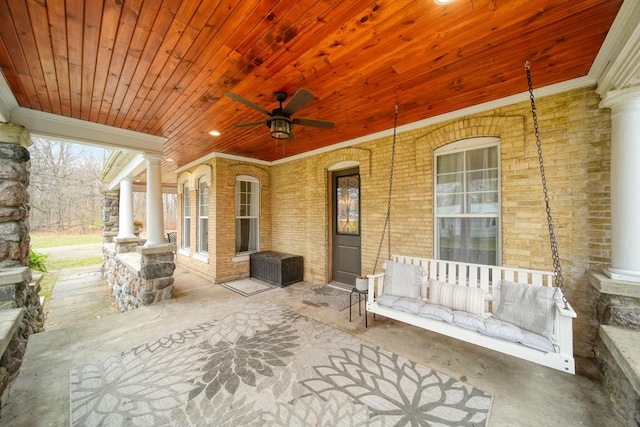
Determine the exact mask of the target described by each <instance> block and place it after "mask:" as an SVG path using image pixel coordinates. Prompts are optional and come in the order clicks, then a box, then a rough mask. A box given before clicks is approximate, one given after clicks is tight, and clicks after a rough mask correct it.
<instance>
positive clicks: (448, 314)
mask: <svg viewBox="0 0 640 427" xmlns="http://www.w3.org/2000/svg"><path fill="white" fill-rule="evenodd" d="M417 314H418V316H420V317H427V318H429V319H435V320H440V321H445V322H447V323H453V310H451V309H450V308H449V307H443V306H441V305H436V304H425V305H423V306H422V307H420V308H419V309H418V313H417Z"/></svg>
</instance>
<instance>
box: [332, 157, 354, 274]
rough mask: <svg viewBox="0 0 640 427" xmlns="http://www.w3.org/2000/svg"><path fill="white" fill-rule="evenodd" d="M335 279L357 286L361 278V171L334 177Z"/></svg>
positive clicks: (348, 170)
mask: <svg viewBox="0 0 640 427" xmlns="http://www.w3.org/2000/svg"><path fill="white" fill-rule="evenodd" d="M331 194H332V195H333V196H332V209H331V211H332V217H333V219H332V229H333V230H332V242H333V247H332V254H333V255H332V279H333V281H334V282H339V283H345V284H347V285H351V286H355V283H356V277H357V276H359V275H360V174H359V170H358V168H355V169H346V170H342V171H337V172H334V173H333V175H332V188H331Z"/></svg>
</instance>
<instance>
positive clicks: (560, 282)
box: [524, 59, 568, 309]
mask: <svg viewBox="0 0 640 427" xmlns="http://www.w3.org/2000/svg"><path fill="white" fill-rule="evenodd" d="M524 68H525V69H526V70H527V82H528V83H529V98H530V100H531V115H532V116H533V127H534V129H535V135H536V145H537V146H538V159H539V161H540V175H541V176H542V192H543V193H544V203H545V206H546V209H547V222H548V223H549V240H550V241H551V256H552V257H553V270H554V272H555V273H556V286H557V287H558V288H560V290H561V291H562V302H563V303H564V308H565V309H566V308H568V305H567V295H566V292H565V288H564V279H563V278H562V267H561V266H560V254H559V252H558V241H557V240H556V232H555V229H554V227H553V217H552V216H551V207H550V206H549V191H548V190H547V178H546V175H545V173H544V160H543V159H542V142H541V141H540V130H539V128H538V114H537V110H536V101H535V98H534V96H533V83H532V80H531V66H530V64H529V60H528V59H527V60H526V61H525V64H524Z"/></svg>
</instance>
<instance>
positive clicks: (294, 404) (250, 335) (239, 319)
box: [69, 304, 493, 426]
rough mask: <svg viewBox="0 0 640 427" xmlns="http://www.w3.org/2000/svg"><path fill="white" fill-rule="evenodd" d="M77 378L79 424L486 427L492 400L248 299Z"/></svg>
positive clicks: (73, 395)
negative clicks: (224, 313)
mask: <svg viewBox="0 0 640 427" xmlns="http://www.w3.org/2000/svg"><path fill="white" fill-rule="evenodd" d="M69 377H70V409H71V425H72V426H141V425H153V426H184V425H217V426H222V425H242V426H263V425H278V426H283V425H319V426H320V425H321V426H329V425H331V426H333V425H341V426H342V425H345V426H355V425H375V426H385V425H447V426H448V425H459V426H484V425H486V424H487V420H488V417H489V411H490V409H491V403H492V399H493V398H492V396H491V395H490V394H488V393H485V392H483V391H481V390H478V389H476V388H474V387H471V386H470V385H468V384H465V383H463V382H460V381H457V380H455V379H454V378H451V377H448V376H447V375H444V374H441V373H439V372H436V371H434V370H432V369H429V368H428V367H426V366H424V365H422V364H419V363H414V362H412V361H410V360H407V359H405V358H403V357H400V356H398V355H397V354H394V353H393V352H391V351H389V350H386V349H383V348H380V347H376V346H374V345H372V344H370V343H367V342H365V341H362V340H360V339H359V338H357V337H354V336H352V335H349V334H347V333H345V332H342V331H339V330H337V329H335V328H333V327H331V326H329V325H326V324H323V323H320V322H317V321H315V320H312V319H309V318H307V317H304V316H302V315H301V314H297V313H294V312H291V311H288V310H284V309H281V308H279V307H276V306H273V305H270V304H260V305H257V304H249V305H248V307H247V308H246V309H245V310H243V311H240V312H237V313H234V314H231V315H228V316H226V317H224V318H222V319H220V320H214V321H211V322H208V323H205V324H202V325H200V326H197V327H194V328H192V329H187V330H185V331H183V332H180V333H175V334H173V335H171V336H169V337H166V338H163V339H160V340H158V341H156V342H152V343H148V344H145V345H141V346H139V347H136V348H134V349H132V350H129V351H126V352H124V353H122V354H120V355H118V356H113V357H110V358H108V359H106V360H103V361H100V362H96V363H92V364H89V365H85V366H82V367H80V368H77V369H72V370H71V371H70V372H69Z"/></svg>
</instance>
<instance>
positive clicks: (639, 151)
mask: <svg viewBox="0 0 640 427" xmlns="http://www.w3.org/2000/svg"><path fill="white" fill-rule="evenodd" d="M601 105H602V106H603V107H608V108H611V267H609V268H608V270H607V275H608V276H609V277H611V278H612V279H615V280H624V281H630V282H640V221H638V218H639V214H640V193H639V192H638V187H640V91H639V90H638V89H634V90H629V89H625V90H619V91H611V92H608V93H607V95H606V96H605V98H604V99H603V101H602V104H601Z"/></svg>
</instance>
